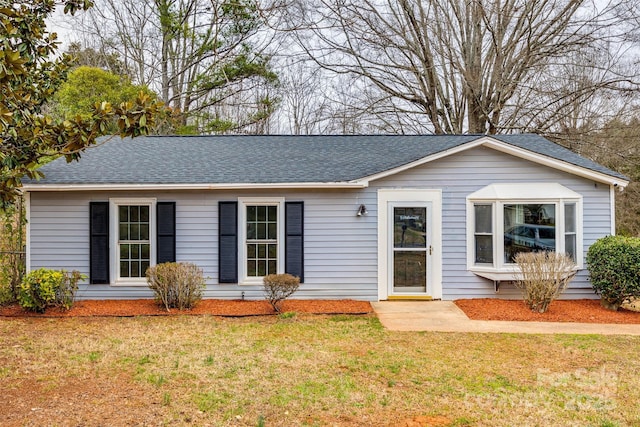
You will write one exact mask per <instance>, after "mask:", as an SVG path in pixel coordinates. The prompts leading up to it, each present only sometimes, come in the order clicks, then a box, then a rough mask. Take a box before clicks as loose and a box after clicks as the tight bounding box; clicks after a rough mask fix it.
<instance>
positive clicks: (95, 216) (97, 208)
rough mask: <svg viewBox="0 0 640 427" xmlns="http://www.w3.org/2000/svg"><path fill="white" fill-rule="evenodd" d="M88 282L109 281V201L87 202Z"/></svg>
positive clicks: (99, 282)
mask: <svg viewBox="0 0 640 427" xmlns="http://www.w3.org/2000/svg"><path fill="white" fill-rule="evenodd" d="M89 241H90V242H89V283H96V284H101V283H109V202H91V203H89Z"/></svg>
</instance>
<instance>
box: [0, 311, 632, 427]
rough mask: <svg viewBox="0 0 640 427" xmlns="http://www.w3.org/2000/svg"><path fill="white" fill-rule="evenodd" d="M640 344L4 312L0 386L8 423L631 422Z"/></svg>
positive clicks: (368, 325)
mask: <svg viewBox="0 0 640 427" xmlns="http://www.w3.org/2000/svg"><path fill="white" fill-rule="evenodd" d="M639 344H640V338H637V337H624V336H611V337H602V336H571V335H557V336H554V335H545V336H542V335H515V334H514V335H510V334H451V333H409V332H407V333H398V332H389V331H386V330H384V329H383V328H382V327H381V326H380V324H379V322H378V320H377V319H376V318H375V317H373V316H304V315H298V316H295V317H262V318H251V319H220V318H215V317H206V316H202V317H191V316H184V317H151V318H122V319H121V318H112V319H105V318H100V319H86V318H85V319H3V320H0V361H2V367H3V368H2V370H0V378H2V381H0V393H2V395H3V396H4V400H5V402H7V403H6V405H4V406H3V416H4V417H5V419H6V420H9V421H8V422H7V424H8V425H24V424H34V423H35V424H38V423H39V422H42V423H45V424H49V425H55V424H59V425H87V426H90V425H104V424H105V420H109V424H112V425H126V424H129V422H130V421H131V420H139V421H138V422H136V424H148V423H149V424H166V425H247V426H256V425H258V424H259V422H261V420H262V421H264V424H265V425H267V426H288V425H318V426H323V425H334V424H337V425H341V426H345V425H346V426H351V425H352V426H359V425H371V426H378V425H380V426H383V425H384V426H386V425H416V424H415V423H416V422H418V423H419V422H421V421H420V420H422V421H424V422H432V421H433V422H435V421H436V420H437V422H438V423H439V424H437V425H491V426H511V425H532V424H535V425H545V424H548V425H594V426H599V425H619V426H623V425H633V424H637V423H640V413H639V412H638V409H637V405H636V404H635V403H636V402H637V401H639V400H640V380H639V379H638V378H637V376H635V375H626V373H628V372H637V370H638V368H639V366H638V364H639V362H638V360H640V345H639ZM33 408H36V409H35V410H34V409H33ZM92 414H94V415H92ZM92 417H93V418H92ZM425 420H426V421H425ZM151 421H152V422H151ZM412 423H413V424H412Z"/></svg>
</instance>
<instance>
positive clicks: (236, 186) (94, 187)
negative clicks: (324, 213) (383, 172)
mask: <svg viewBox="0 0 640 427" xmlns="http://www.w3.org/2000/svg"><path fill="white" fill-rule="evenodd" d="M367 185H368V183H363V182H360V181H357V182H285V183H265V184H262V183H261V184H251V183H249V184H246V183H229V184H24V185H23V186H22V190H23V191H28V192H35V191H142V190H155V191H169V190H252V189H358V188H365V187H367Z"/></svg>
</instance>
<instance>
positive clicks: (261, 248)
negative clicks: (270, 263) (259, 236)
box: [257, 245, 267, 258]
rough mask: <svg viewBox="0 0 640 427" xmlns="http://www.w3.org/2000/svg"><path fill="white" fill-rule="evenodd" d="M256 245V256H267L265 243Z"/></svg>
mask: <svg viewBox="0 0 640 427" xmlns="http://www.w3.org/2000/svg"><path fill="white" fill-rule="evenodd" d="M257 246H258V258H266V257H267V245H257Z"/></svg>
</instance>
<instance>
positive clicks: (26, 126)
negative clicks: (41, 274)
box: [0, 0, 163, 205]
mask: <svg viewBox="0 0 640 427" xmlns="http://www.w3.org/2000/svg"><path fill="white" fill-rule="evenodd" d="M56 6H64V10H65V12H66V13H71V14H74V13H75V12H77V11H79V10H85V9H87V8H89V7H90V6H91V3H90V1H89V0H62V1H55V0H39V1H34V2H24V3H17V2H13V1H11V0H0V135H2V145H1V146H0V147H1V149H0V204H1V205H7V204H9V203H10V202H11V201H12V200H13V198H14V197H15V195H16V193H17V189H18V187H19V186H20V184H21V179H22V178H24V177H25V176H26V177H29V178H39V177H41V176H42V174H41V172H39V171H38V167H39V166H40V164H41V162H42V160H43V159H47V158H51V157H52V156H59V155H63V156H65V158H66V159H67V161H73V160H78V159H79V158H80V155H81V153H82V151H83V150H84V149H86V148H87V147H89V146H90V145H92V144H95V141H96V138H97V137H98V136H101V135H104V134H106V133H108V131H109V123H112V122H113V121H114V120H115V122H116V123H117V130H118V132H117V133H118V134H119V135H120V136H123V137H125V136H131V137H133V136H138V135H140V134H143V133H146V132H147V131H148V129H149V128H150V127H151V126H153V124H154V121H155V118H156V117H157V115H158V114H159V113H160V112H161V111H163V110H162V107H161V104H159V103H157V102H155V101H154V100H153V98H152V97H150V96H149V95H148V94H145V93H143V92H141V93H139V94H138V95H137V96H136V98H135V99H134V100H132V101H128V102H124V103H121V104H119V105H112V104H111V103H109V102H106V101H102V102H97V103H96V104H95V105H94V106H93V109H92V112H91V114H90V116H89V117H82V116H76V117H73V118H67V119H54V118H53V117H51V116H50V115H48V114H46V113H45V109H44V107H45V105H46V104H47V103H48V102H49V101H51V100H52V99H53V97H54V95H55V93H56V91H57V90H58V88H59V87H60V86H61V85H62V84H63V83H64V81H65V79H66V77H67V71H68V70H69V67H70V65H71V57H70V56H68V55H62V56H59V57H57V58H56V56H55V55H56V53H57V49H58V46H57V43H56V35H55V34H50V33H48V32H47V30H46V25H45V19H46V18H47V17H49V16H50V15H51V14H52V13H53V11H54V9H55V7H56Z"/></svg>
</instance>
